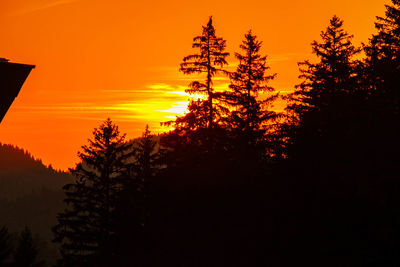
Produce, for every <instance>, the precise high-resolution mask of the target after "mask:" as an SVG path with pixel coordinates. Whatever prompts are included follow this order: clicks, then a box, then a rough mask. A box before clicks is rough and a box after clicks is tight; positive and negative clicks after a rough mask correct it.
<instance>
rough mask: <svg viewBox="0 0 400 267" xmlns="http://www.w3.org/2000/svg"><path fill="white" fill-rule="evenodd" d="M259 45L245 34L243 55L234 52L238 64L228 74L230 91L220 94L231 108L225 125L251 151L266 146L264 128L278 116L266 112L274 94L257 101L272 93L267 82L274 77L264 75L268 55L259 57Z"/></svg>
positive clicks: (250, 34) (251, 35) (266, 68)
mask: <svg viewBox="0 0 400 267" xmlns="http://www.w3.org/2000/svg"><path fill="white" fill-rule="evenodd" d="M261 45H262V42H261V41H259V40H257V36H256V35H254V34H252V32H251V31H249V32H248V33H247V34H245V39H244V40H243V42H242V44H241V45H240V48H241V49H242V51H243V52H242V53H235V57H236V58H237V59H238V60H239V65H238V67H237V69H236V71H235V72H233V73H231V75H230V80H231V84H230V86H229V88H230V89H231V91H227V92H224V93H221V94H220V96H221V98H222V99H223V101H224V102H225V103H227V104H228V105H229V106H230V107H231V108H232V110H231V112H230V113H229V117H228V118H227V122H228V124H229V125H230V127H232V128H233V129H234V130H235V131H236V132H238V135H239V136H238V137H239V138H241V139H242V140H243V141H244V143H245V144H246V145H245V146H246V147H249V146H252V147H253V148H254V147H255V146H256V145H258V144H261V145H262V146H264V145H265V142H264V141H265V140H264V139H265V134H266V132H267V127H269V128H271V127H272V124H270V125H267V123H268V122H269V123H272V121H273V120H274V119H276V118H277V117H278V115H277V113H276V112H274V111H271V110H268V108H269V107H271V106H272V103H273V101H274V100H275V99H276V98H277V94H273V95H269V96H268V97H267V98H266V99H264V100H260V99H258V97H259V94H260V93H265V92H269V93H270V92H273V91H274V88H272V87H271V86H269V85H268V82H269V81H271V80H272V79H274V78H275V76H276V74H272V75H266V73H265V72H266V71H267V70H269V69H270V67H269V66H267V63H266V61H267V56H262V55H260V49H261ZM269 132H271V131H269ZM236 141H239V140H236ZM236 145H237V146H238V145H239V144H238V143H237V144H236ZM264 149H265V148H264ZM242 152H243V151H242ZM247 152H248V153H250V151H247ZM264 153H265V151H264ZM247 155H248V154H247Z"/></svg>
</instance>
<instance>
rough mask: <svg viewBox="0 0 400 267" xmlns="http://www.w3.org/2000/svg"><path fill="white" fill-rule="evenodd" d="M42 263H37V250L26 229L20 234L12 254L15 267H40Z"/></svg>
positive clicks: (30, 234) (29, 232)
mask: <svg viewBox="0 0 400 267" xmlns="http://www.w3.org/2000/svg"><path fill="white" fill-rule="evenodd" d="M42 265H43V262H40V261H38V249H37V247H36V245H35V244H34V241H33V238H32V233H31V231H30V230H29V228H28V227H25V229H24V230H23V231H22V232H21V234H20V236H19V239H18V244H17V247H16V251H15V254H14V265H13V266H15V267H40V266H42Z"/></svg>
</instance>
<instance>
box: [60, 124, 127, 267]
mask: <svg viewBox="0 0 400 267" xmlns="http://www.w3.org/2000/svg"><path fill="white" fill-rule="evenodd" d="M124 139H125V135H121V134H120V132H119V130H118V126H116V125H115V124H114V123H113V122H112V121H111V120H110V119H107V120H106V121H105V122H104V123H103V124H101V125H100V127H99V128H95V130H94V131H93V139H89V145H85V146H83V147H82V150H83V151H82V152H79V153H78V155H79V157H80V159H81V162H80V163H79V164H77V165H76V167H75V168H74V169H70V172H71V173H72V175H73V176H75V182H74V183H73V184H67V185H65V186H64V191H65V194H66V198H65V200H64V201H65V203H66V204H67V208H66V209H65V211H64V212H62V213H60V214H59V215H58V225H56V226H55V227H54V229H53V231H54V233H55V242H60V243H61V249H60V252H61V255H62V259H61V260H60V262H59V265H60V266H108V265H109V264H111V262H113V260H114V259H113V258H114V257H115V254H116V252H115V251H114V249H117V248H116V247H112V244H115V243H114V238H115V225H116V224H115V221H114V217H113V212H114V211H115V209H116V202H117V199H118V192H119V191H120V190H121V182H120V181H121V179H124V178H125V177H126V176H127V174H128V172H129V168H130V167H129V166H130V165H129V159H130V158H131V157H132V154H133V152H132V151H133V150H132V145H131V144H128V143H126V142H125V141H124Z"/></svg>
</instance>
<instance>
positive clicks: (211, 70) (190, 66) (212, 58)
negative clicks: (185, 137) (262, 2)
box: [177, 17, 229, 129]
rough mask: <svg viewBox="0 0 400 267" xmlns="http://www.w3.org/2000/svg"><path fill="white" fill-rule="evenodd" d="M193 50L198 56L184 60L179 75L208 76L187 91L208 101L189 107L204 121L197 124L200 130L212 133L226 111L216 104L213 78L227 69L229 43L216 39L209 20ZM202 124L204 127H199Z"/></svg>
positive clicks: (193, 103)
mask: <svg viewBox="0 0 400 267" xmlns="http://www.w3.org/2000/svg"><path fill="white" fill-rule="evenodd" d="M192 47H193V48H196V49H198V50H199V52H198V53H196V54H193V55H189V56H186V57H184V58H183V63H181V66H180V71H182V72H183V73H184V74H193V73H205V74H206V80H205V82H199V81H193V82H191V83H190V85H189V87H190V88H189V89H187V90H186V92H187V93H189V94H198V95H202V96H204V97H205V98H206V99H205V100H199V101H194V102H192V103H191V104H190V105H191V107H192V108H190V109H189V111H190V112H192V113H195V114H196V115H200V117H203V118H201V119H202V120H198V121H197V122H198V126H199V127H200V128H205V127H207V128H209V129H211V128H213V127H214V124H215V122H216V118H218V115H219V113H220V109H221V108H223V107H222V106H220V105H218V104H217V103H215V100H214V98H215V97H214V94H215V91H214V88H213V77H214V76H215V75H216V74H218V73H220V72H223V69H222V68H223V66H224V65H227V62H226V57H227V56H228V55H229V53H227V52H225V48H226V41H225V40H224V39H222V38H221V37H217V36H216V35H215V28H214V25H213V21H212V17H210V19H209V21H208V23H207V25H206V26H203V33H202V35H200V36H196V37H194V39H193V45H192ZM204 116H206V117H204ZM189 117H190V116H189ZM188 119H189V118H188ZM177 122H179V121H177ZM200 122H202V124H199V123H200ZM203 123H204V124H203Z"/></svg>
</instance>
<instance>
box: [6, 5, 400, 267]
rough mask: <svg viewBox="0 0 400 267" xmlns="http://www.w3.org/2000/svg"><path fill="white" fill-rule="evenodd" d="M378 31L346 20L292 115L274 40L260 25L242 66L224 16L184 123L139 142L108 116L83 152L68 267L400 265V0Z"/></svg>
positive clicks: (200, 57) (334, 27) (201, 40)
mask: <svg viewBox="0 0 400 267" xmlns="http://www.w3.org/2000/svg"><path fill="white" fill-rule="evenodd" d="M376 28H377V33H376V34H375V35H373V36H372V37H371V39H370V41H369V43H368V44H366V45H364V46H363V47H362V48H359V47H356V46H355V45H354V44H353V43H352V37H353V36H352V35H350V34H348V33H347V32H346V31H345V30H344V29H343V21H342V20H341V19H339V18H338V17H337V16H334V17H333V18H332V19H331V20H330V23H329V25H328V27H327V28H326V29H325V30H324V31H322V32H321V35H320V37H321V39H320V40H318V41H317V40H316V41H314V42H312V44H311V47H312V52H313V53H314V54H315V56H316V61H315V62H311V61H308V60H306V61H304V62H301V63H299V66H300V76H299V78H300V80H301V82H300V84H299V85H297V86H296V88H295V90H294V92H293V93H292V94H290V95H288V96H285V99H286V100H287V101H288V105H287V108H286V112H285V115H283V114H278V113H276V112H274V111H273V109H272V105H273V103H274V101H275V100H277V99H278V98H279V97H280V96H279V95H278V94H276V93H275V92H274V89H273V88H272V87H271V86H270V85H269V82H270V81H271V80H272V79H274V78H275V76H276V74H269V73H268V71H269V66H268V64H267V57H266V56H265V55H263V54H262V53H261V52H260V51H261V46H262V42H261V41H259V40H258V38H257V37H256V35H254V34H253V32H251V31H249V32H248V33H246V34H245V36H244V40H243V42H242V44H241V45H240V49H241V52H238V53H235V57H236V59H237V61H238V63H239V64H238V66H237V68H236V70H235V71H234V72H228V71H226V70H224V69H223V67H224V66H225V65H227V57H228V55H229V54H228V53H227V52H226V51H225V49H226V41H225V40H224V39H223V38H221V37H217V35H216V33H215V32H216V31H215V28H214V25H213V20H212V18H210V19H209V21H208V23H207V25H206V26H204V27H203V32H202V34H201V35H199V36H196V37H195V38H194V40H193V45H192V46H193V48H194V49H196V50H197V53H195V54H193V55H189V56H186V57H184V59H183V63H182V64H181V67H180V70H181V71H182V72H183V73H185V74H188V75H191V74H202V75H204V76H205V81H203V82H200V81H198V80H195V81H193V82H191V83H190V84H189V88H188V89H187V92H188V93H191V94H196V95H201V96H202V98H199V99H197V100H192V101H191V102H190V104H189V107H188V112H187V113H186V114H185V115H183V116H182V117H178V118H177V119H176V120H175V121H173V122H169V124H170V125H172V126H174V129H173V130H171V131H170V132H168V133H165V134H161V135H159V136H153V135H151V134H150V132H149V130H148V128H146V130H145V132H144V134H143V136H142V138H139V139H137V140H135V141H133V142H132V141H130V142H127V141H125V140H124V137H125V136H124V135H121V134H120V133H119V131H118V127H117V126H116V125H115V124H114V123H112V122H111V121H110V120H107V121H105V122H104V123H103V124H102V125H101V126H100V128H99V129H95V131H94V136H93V138H94V139H92V140H89V145H88V146H84V147H83V152H81V153H80V154H79V156H80V158H81V160H82V162H81V163H79V164H78V165H77V166H76V168H74V169H71V173H72V174H73V175H74V177H75V181H74V183H72V184H68V185H66V186H65V187H64V191H65V194H66V198H65V202H66V204H67V207H66V209H65V210H64V212H62V213H60V214H59V216H58V222H59V223H58V225H57V226H55V227H54V233H55V241H57V242H60V243H61V254H62V255H61V256H62V258H61V259H60V261H59V266H133V265H136V266H397V265H399V264H400V261H399V259H398V257H397V252H398V250H399V249H400V246H399V245H398V240H399V238H400V216H399V214H400V213H399V211H400V209H399V208H398V203H399V201H400V198H399V190H400V181H399V180H398V178H399V177H398V173H399V166H400V164H399V163H400V162H399V157H398V155H397V154H398V152H397V151H398V150H399V148H400V146H399V145H400V144H399V141H398V140H399V138H398V137H399V97H398V96H399V93H398V91H399V84H400V83H399V80H398V79H399V77H400V75H399V74H400V73H398V72H399V71H400V48H399V40H400V2H399V1H397V0H392V5H388V6H387V12H386V17H384V18H378V21H377V23H376ZM362 50H364V51H365V57H364V58H361V52H362ZM218 75H226V76H227V77H228V78H229V80H230V85H229V87H228V88H226V90H225V91H217V90H215V88H214V86H213V81H214V80H215V78H216V77H217V76H218ZM4 242H6V241H4ZM4 242H3V243H4ZM4 253H7V250H4V249H2V243H1V242H0V257H1V255H2V254H4ZM0 260H1V258H0Z"/></svg>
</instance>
